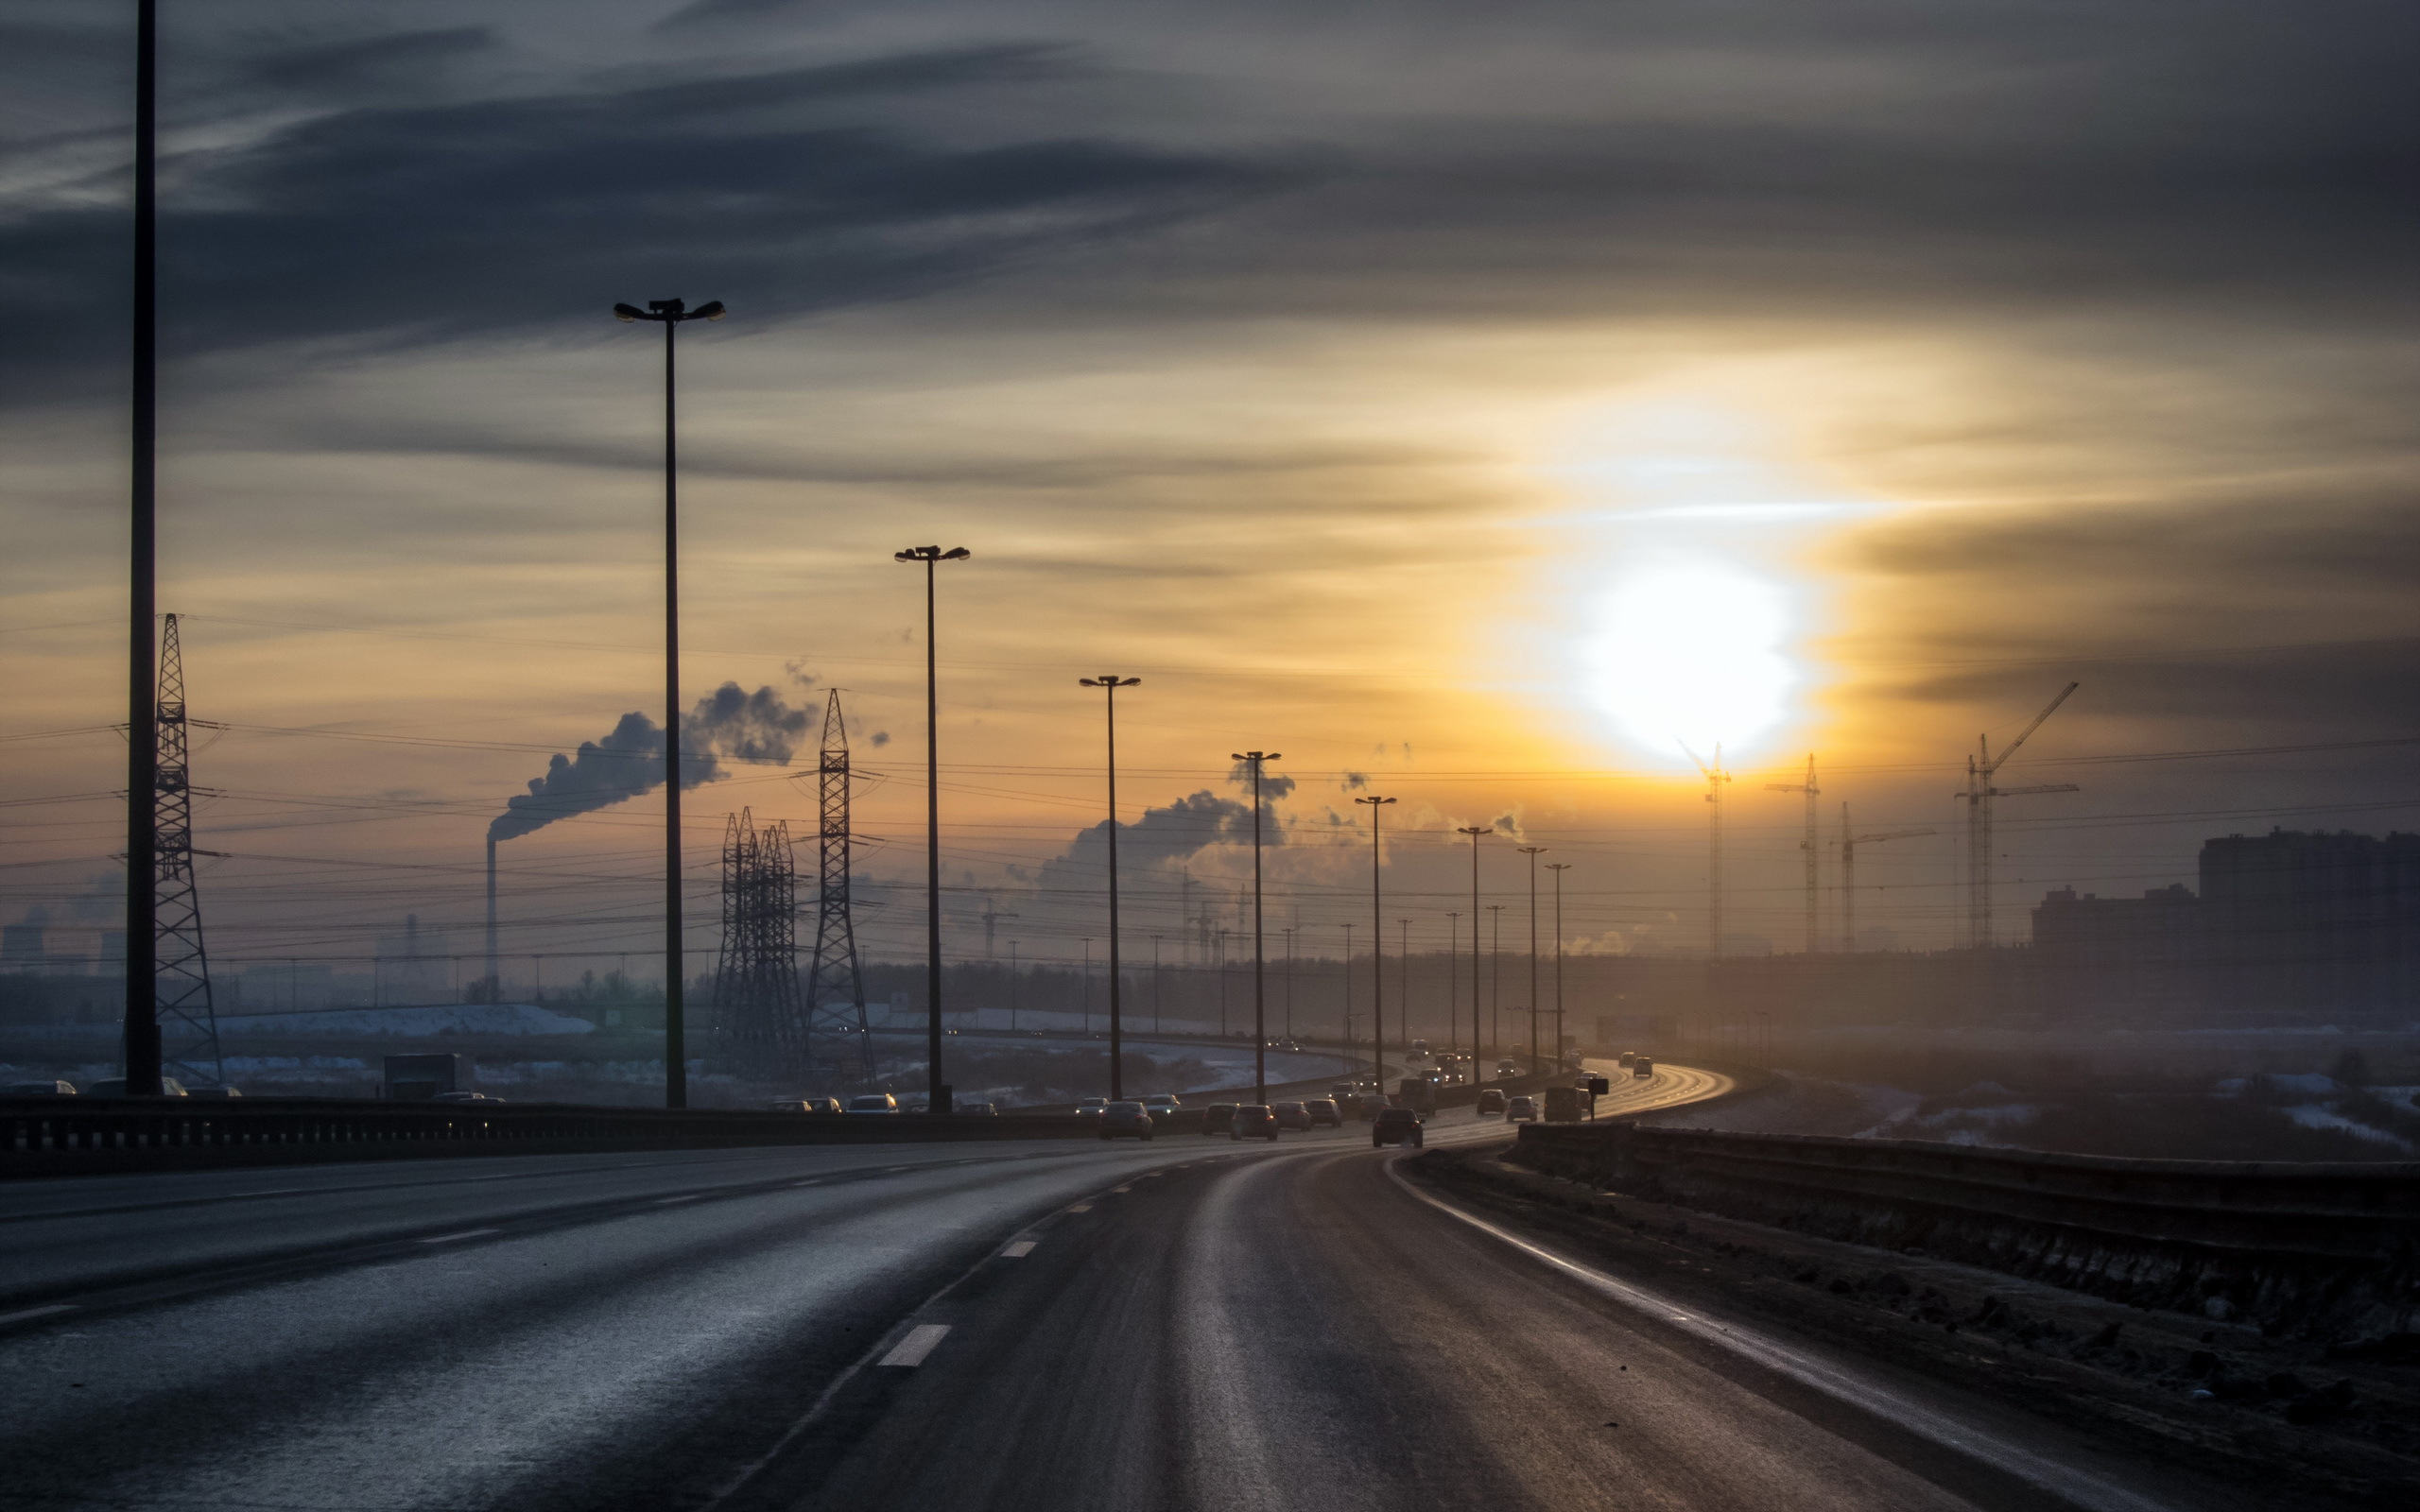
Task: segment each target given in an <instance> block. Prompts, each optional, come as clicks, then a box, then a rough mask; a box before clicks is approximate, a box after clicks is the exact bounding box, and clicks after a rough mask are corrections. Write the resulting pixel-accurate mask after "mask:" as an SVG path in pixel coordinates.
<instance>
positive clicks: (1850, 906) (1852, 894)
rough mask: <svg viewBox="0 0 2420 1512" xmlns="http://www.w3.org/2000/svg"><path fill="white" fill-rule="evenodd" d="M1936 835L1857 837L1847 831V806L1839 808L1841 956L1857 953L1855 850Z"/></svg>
mask: <svg viewBox="0 0 2420 1512" xmlns="http://www.w3.org/2000/svg"><path fill="white" fill-rule="evenodd" d="M1931 833H1935V832H1934V830H1933V828H1932V826H1930V825H1926V826H1924V827H1923V828H1922V829H1916V830H1882V831H1879V832H1877V833H1873V834H1859V833H1857V832H1856V831H1855V830H1853V829H1851V828H1850V827H1849V806H1848V805H1847V804H1845V803H1843V804H1841V951H1842V952H1843V953H1846V952H1852V951H1855V950H1856V949H1857V848H1858V846H1861V845H1879V844H1880V843H1882V842H1883V841H1885V840H1912V839H1914V838H1915V837H1916V836H1918V835H1921V834H1931Z"/></svg>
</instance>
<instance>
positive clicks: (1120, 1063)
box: [1079, 672, 1143, 1102]
mask: <svg viewBox="0 0 2420 1512" xmlns="http://www.w3.org/2000/svg"><path fill="white" fill-rule="evenodd" d="M1079 680H1080V682H1082V684H1083V685H1084V686H1085V687H1087V688H1098V689H1099V690H1100V691H1101V698H1102V700H1103V702H1104V704H1105V706H1106V707H1107V710H1108V713H1109V1099H1110V1101H1111V1102H1122V1101H1124V1100H1125V1097H1126V1065H1125V1057H1126V1040H1125V1032H1126V1031H1125V1028H1124V1020H1123V1019H1121V1018H1120V1016H1119V1013H1118V1005H1119V1002H1120V998H1119V988H1121V987H1122V986H1123V984H1122V983H1121V982H1120V981H1119V979H1118V972H1119V971H1120V970H1122V968H1120V967H1119V966H1118V964H1117V959H1118V957H1117V690H1118V689H1120V688H1131V687H1132V686H1134V685H1135V684H1136V683H1138V682H1140V681H1142V680H1143V679H1140V678H1121V677H1119V676H1118V675H1117V674H1115V673H1114V672H1104V673H1102V674H1101V675H1100V676H1099V677H1098V678H1083V679H1079Z"/></svg>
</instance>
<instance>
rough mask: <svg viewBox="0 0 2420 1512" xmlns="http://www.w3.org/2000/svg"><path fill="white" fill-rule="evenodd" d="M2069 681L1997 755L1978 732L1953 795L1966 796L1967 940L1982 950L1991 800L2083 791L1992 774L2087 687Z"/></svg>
mask: <svg viewBox="0 0 2420 1512" xmlns="http://www.w3.org/2000/svg"><path fill="white" fill-rule="evenodd" d="M2081 687H2083V683H2081V682H2070V683H2068V684H2067V685H2066V687H2064V688H2062V689H2060V690H2059V696H2057V697H2055V698H2053V699H2051V700H2050V702H2049V706H2048V708H2046V709H2044V710H2043V711H2042V712H2041V713H2038V714H2035V715H2034V716H2033V723H2031V724H2030V725H2028V726H2026V727H2025V729H2024V730H2023V731H2022V732H2021V733H2019V734H2018V735H2017V737H2016V738H2015V739H2014V740H2012V741H2010V742H2009V743H2008V747H2007V748H2006V749H2004V750H2002V751H2001V752H2000V753H1999V754H1998V755H1997V756H1995V755H1993V754H1992V737H1991V736H1989V735H1978V736H1976V737H1975V748H1976V753H1975V754H1974V755H1972V756H1969V757H1967V758H1966V790H1965V791H1964V792H1962V793H1958V794H1955V795H1953V796H1954V797H1957V798H1962V799H1965V800H1966V943H1967V944H1969V945H1971V946H1973V947H1974V948H1975V949H1977V950H1987V949H1989V948H1990V947H1991V944H1992V799H1996V798H2024V797H2027V796H2029V795H2031V794H2034V793H2075V792H2081V791H2082V789H2080V788H2078V787H2077V786H2076V784H2075V783H2073V782H2043V783H2038V784H2036V785H2034V786H2032V787H1994V786H1993V785H1992V779H1993V778H1994V777H1996V776H1997V775H1998V774H1999V769H2000V768H2001V767H2003V766H2005V765H2008V761H2009V758H2010V757H2012V756H2014V755H2015V754H2016V748H2017V747H2019V746H2022V745H2024V744H2025V742H2026V738H2027V737H2028V736H2030V735H2031V734H2032V733H2033V732H2034V731H2035V730H2039V729H2041V728H2042V721H2044V720H2045V719H2048V718H2049V717H2050V716H2051V715H2052V714H2054V713H2058V709H2059V705H2061V704H2063V703H2065V702H2066V701H2067V695H2069V694H2071V693H2073V692H2075V691H2076V690H2077V689H2078V688H2081Z"/></svg>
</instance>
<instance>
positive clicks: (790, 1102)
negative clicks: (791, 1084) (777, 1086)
mask: <svg viewBox="0 0 2420 1512" xmlns="http://www.w3.org/2000/svg"><path fill="white" fill-rule="evenodd" d="M764 1110H765V1111H766V1112H768V1113H812V1112H814V1111H815V1109H814V1108H812V1107H810V1106H808V1104H807V1101H806V1099H805V1098H804V1097H776V1098H774V1099H773V1100H772V1101H771V1102H769V1103H767V1104H766V1105H765V1108H764Z"/></svg>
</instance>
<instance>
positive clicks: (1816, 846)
mask: <svg viewBox="0 0 2420 1512" xmlns="http://www.w3.org/2000/svg"><path fill="white" fill-rule="evenodd" d="M1765 791H1766V792H1768V793H1804V794H1806V839H1804V840H1801V841H1799V842H1798V849H1799V850H1800V851H1803V852H1805V855H1806V954H1809V955H1812V954H1815V947H1816V944H1817V939H1818V936H1817V933H1816V932H1817V929H1818V927H1819V926H1818V924H1817V922H1816V918H1815V913H1816V898H1817V895H1818V894H1819V893H1820V892H1821V891H1822V883H1821V879H1820V878H1819V877H1818V876H1817V874H1816V868H1815V862H1816V858H1817V857H1818V856H1820V855H1821V854H1822V853H1823V852H1822V849H1821V845H1820V842H1819V841H1818V839H1817V837H1816V833H1815V799H1817V798H1819V797H1821V796H1822V794H1823V791H1824V790H1823V789H1822V788H1820V787H1817V786H1816V785H1815V753H1814V752H1813V751H1811V750H1810V751H1808V752H1807V753H1806V781H1805V782H1767V783H1766V784H1765Z"/></svg>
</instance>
